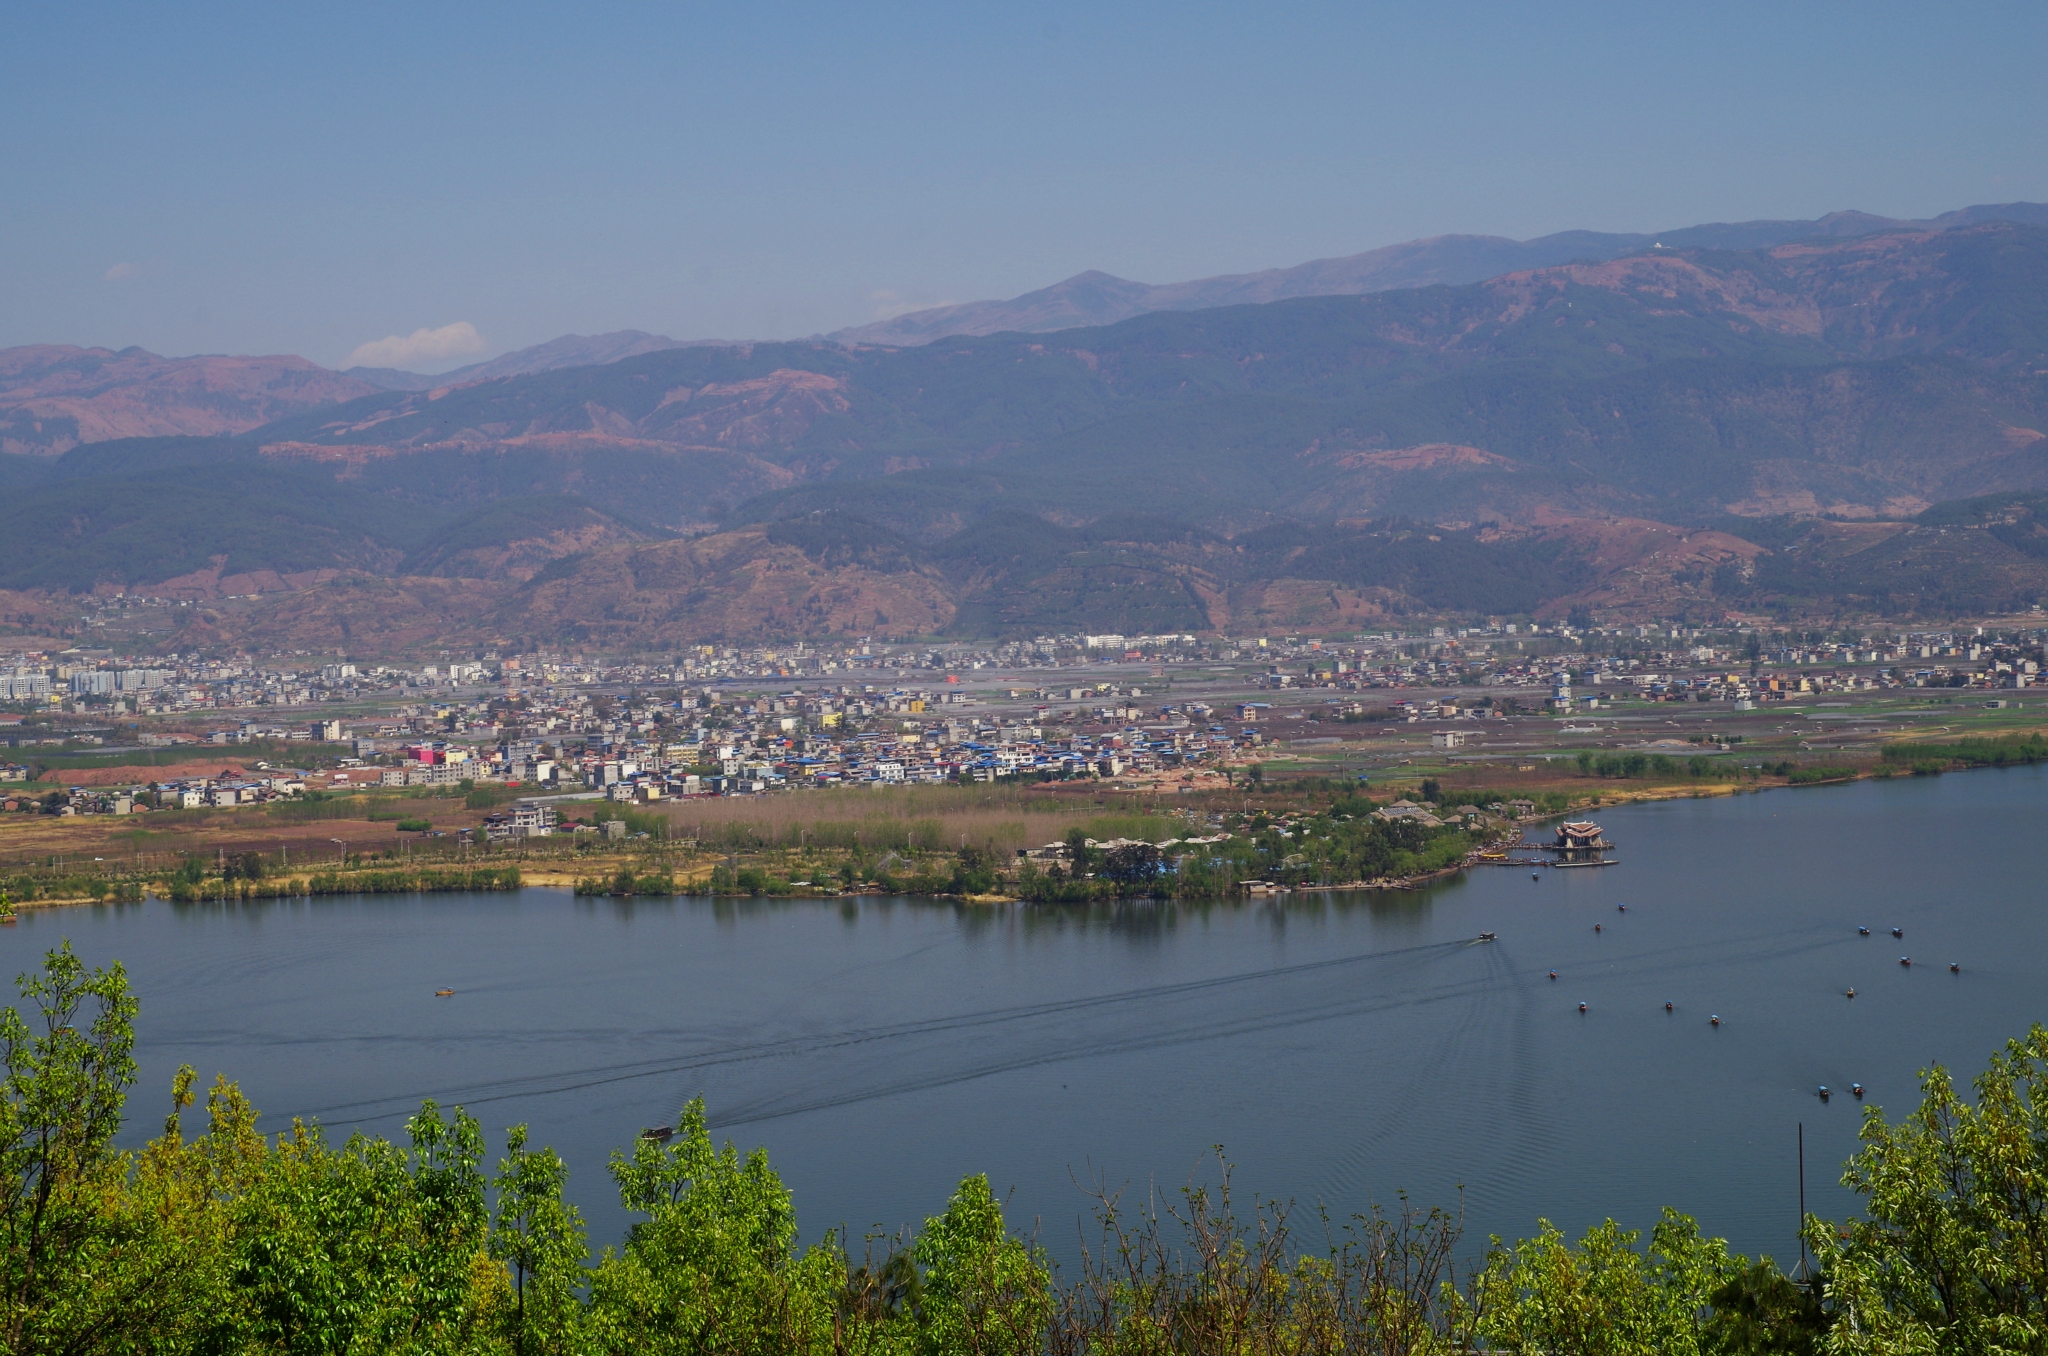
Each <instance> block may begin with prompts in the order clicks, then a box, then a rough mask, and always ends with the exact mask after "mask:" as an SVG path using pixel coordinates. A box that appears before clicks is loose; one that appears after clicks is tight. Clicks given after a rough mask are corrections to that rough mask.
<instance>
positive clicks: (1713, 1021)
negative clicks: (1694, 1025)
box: [1707, 1012, 1721, 1026]
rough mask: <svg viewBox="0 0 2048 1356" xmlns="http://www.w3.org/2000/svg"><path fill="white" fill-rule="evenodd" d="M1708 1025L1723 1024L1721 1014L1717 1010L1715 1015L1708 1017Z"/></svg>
mask: <svg viewBox="0 0 2048 1356" xmlns="http://www.w3.org/2000/svg"><path fill="white" fill-rule="evenodd" d="M1707 1025H1708V1026H1719V1025H1721V1014H1720V1013H1718V1012H1717V1013H1715V1014H1714V1015H1713V1016H1711V1017H1709V1018H1707Z"/></svg>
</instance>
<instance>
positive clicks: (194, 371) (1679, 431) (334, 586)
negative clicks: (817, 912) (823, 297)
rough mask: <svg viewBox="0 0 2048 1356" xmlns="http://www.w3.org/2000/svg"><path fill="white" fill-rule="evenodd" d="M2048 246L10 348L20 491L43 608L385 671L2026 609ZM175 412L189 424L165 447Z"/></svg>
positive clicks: (1475, 251)
mask: <svg viewBox="0 0 2048 1356" xmlns="http://www.w3.org/2000/svg"><path fill="white" fill-rule="evenodd" d="M2043 217H2048V210H2044V209H2041V208H2038V207H2034V206H2032V205H2027V204H2021V205H2017V206H2014V207H2006V208H1973V209H1966V210H1965V211H1964V212H1960V213H1951V214H1948V215H1947V216H1946V217H1944V218H1940V219H1936V220H1935V221H1933V222H1924V223H1905V224H1903V225H1902V224H1900V223H1896V222H1887V221H1883V220H1881V219H1872V218H1861V217H1855V216H1852V215H1851V214H1836V215H1835V216H1833V217H1829V218H1823V219H1821V221H1820V222H1817V223H1815V222H1807V223H1745V224H1742V225H1738V226H1722V227H1698V228H1690V233H1688V232H1676V231H1674V232H1669V233H1666V234H1665V235H1663V236H1660V237H1655V238H1647V239H1644V238H1636V239H1635V240H1634V241H1633V242H1632V243H1631V242H1629V241H1627V240H1625V238H1621V237H1586V238H1582V239H1580V240H1579V241H1578V242H1577V244H1576V245H1574V246H1573V248H1574V249H1576V250H1577V251H1578V252H1577V254H1576V255H1575V256H1574V259H1573V261H1572V262H1565V263H1553V264H1547V265H1545V266H1543V267H1536V268H1514V269H1511V270H1510V271H1507V272H1505V273H1496V274H1493V275H1491V276H1487V277H1484V278H1481V279H1479V280H1477V281H1468V282H1459V283H1455V284H1453V283H1450V282H1444V281H1430V280H1429V279H1428V278H1427V277H1425V276H1424V273H1423V271H1426V270H1428V269H1436V270H1439V271H1445V270H1454V269H1456V268H1460V267H1469V268H1473V269H1483V268H1486V267H1490V266H1491V265H1490V264H1488V263H1487V262H1486V260H1487V258H1488V257H1491V258H1493V259H1494V261H1495V262H1498V261H1499V260H1500V259H1502V258H1507V257H1508V256H1507V255H1498V254H1497V255H1494V256H1487V255H1486V253H1485V252H1486V251H1487V250H1496V249H1506V250H1510V251H1513V250H1522V251H1526V250H1528V249H1530V248H1539V249H1540V250H1556V249H1563V248H1565V246H1563V245H1561V244H1558V243H1556V240H1557V238H1550V240H1548V241H1532V242H1512V241H1505V242H1488V241H1483V240H1474V239H1473V238H1449V240H1439V241H1432V242H1418V243H1417V244H1416V245H1415V246H1413V247H1398V248H1403V249H1408V250H1409V251H1410V253H1409V255H1408V256H1407V257H1406V259H1405V260H1398V259H1395V258H1394V257H1393V256H1392V255H1390V254H1389V253H1388V252H1386V251H1379V252H1375V253H1376V255H1377V256H1379V258H1378V262H1377V263H1374V264H1371V265H1370V266H1367V265H1363V264H1360V263H1359V262H1358V261H1357V260H1350V261H1332V266H1323V265H1309V266H1304V268H1306V269H1309V270H1314V269H1318V268H1322V269H1323V273H1322V274H1321V276H1322V278H1323V280H1324V281H1323V282H1322V283H1321V284H1320V285H1322V286H1337V285H1338V284H1339V283H1341V282H1342V281H1343V280H1344V279H1345V278H1348V279H1350V280H1351V284H1347V285H1353V286H1354V290H1352V291H1349V292H1337V293H1334V294H1318V295H1309V296H1296V297H1286V296H1283V297H1281V299H1277V300H1258V299H1255V300H1248V301H1243V302H1240V303H1238V304H1228V305H1213V306H1205V307H1202V308H1200V309H1181V308H1179V307H1178V306H1177V305H1174V304H1172V303H1173V298H1170V297H1169V298H1164V299H1163V300H1162V299H1161V298H1160V297H1158V296H1156V295H1155V296H1153V297H1152V298H1151V301H1150V302H1148V301H1146V300H1145V299H1144V298H1139V299H1138V301H1137V302H1136V303H1134V302H1132V300H1131V299H1130V298H1129V297H1128V296H1126V297H1125V298H1124V299H1123V300H1117V299H1116V298H1115V297H1113V296H1110V299H1109V300H1107V301H1105V302H1103V304H1105V305H1127V304H1145V305H1151V303H1152V302H1159V303H1160V304H1159V305H1158V306H1155V307H1153V308H1152V309H1148V310H1145V311H1144V313H1142V314H1138V315H1134V316H1131V317H1129V318H1125V319H1121V320H1118V321H1116V322H1115V323H1112V324H1107V325H1094V326H1082V327H1072V328H1065V329H1060V330H1057V331H1055V332H1050V333H1029V332H1022V331H1020V329H1017V328H1011V329H1007V330H1004V331H1002V332H998V333H992V334H983V335H968V334H953V335H949V336H944V337H943V338H942V339H940V340H935V341H934V342H929V343H916V344H911V343H907V342H906V343H897V342H892V343H888V344H881V343H868V342H855V343H852V344H848V343H842V342H834V341H825V340H819V341H806V342H798V343H775V344H769V343H757V344H719V345H691V346H682V345H675V344H674V342H673V341H670V340H667V339H664V338H662V337H661V336H657V335H648V334H642V333H639V332H622V333H620V334H615V335H603V336H595V337H591V338H579V337H576V336H567V337H565V338H564V339H562V340H558V341H554V342H553V343H552V344H549V345H542V346H540V347H539V348H537V349H534V350H528V351H526V352H525V353H524V354H521V355H506V357H504V358H501V359H494V360H492V363H493V364H497V365H498V366H496V367H493V370H492V371H490V372H484V371H483V369H484V368H486V367H492V364H481V365H478V367H477V368H475V369H471V370H470V373H469V375H468V376H466V377H463V376H459V375H458V374H442V375H441V376H439V377H434V378H417V379H416V380H417V382H420V383H426V382H431V383H433V384H430V385H423V386H422V385H416V384H406V383H402V382H400V381H399V378H401V377H409V376H410V374H402V373H401V374H390V373H384V374H378V373H364V372H362V371H360V370H358V371H355V372H350V373H329V372H324V371H323V370H322V369H319V368H316V367H313V366H312V365H311V364H307V363H304V362H302V361H301V360H298V359H248V358H239V359H237V358H195V359H160V358H155V357H153V356H152V355H148V354H144V353H141V352H140V351H139V350H127V351H124V352H122V353H109V352H108V351H106V350H78V349H57V348H53V347H46V348H37V349H29V350H21V349H17V350H9V351H7V352H6V353H4V354H0V429H4V430H5V434H6V436H7V438H8V443H7V446H8V448H9V449H10V450H11V451H15V452H17V453H37V454H40V455H13V456H5V457H0V485H4V486H5V487H6V488H7V491H8V493H7V495H6V497H5V505H6V506H5V508H4V509H0V530H4V531H5V532H6V533H7V540H9V541H10V542H11V543H12V544H14V545H15V546H16V547H17V550H16V551H15V552H14V553H12V554H11V555H10V557H9V558H8V559H7V560H6V561H5V562H0V588H7V589H13V590H18V591H28V592H30V593H33V592H35V591H38V590H40V591H44V592H45V593H47V592H48V591H51V590H63V589H71V590H77V589H100V590H103V591H104V590H122V589H127V590H140V591H144V592H155V593H160V594H174V595H177V596H182V597H189V598H193V599H196V600H201V601H209V602H210V601H212V600H218V599H220V598H221V597H222V596H223V595H230V594H236V595H247V594H262V595H265V598H264V600H263V601H262V602H261V603H260V604H257V605H254V606H241V605H236V606H234V607H228V608H221V607H217V606H209V607H207V608H205V609H202V610H201V612H203V614H204V615H203V616H202V615H201V612H195V613H194V614H193V619H192V622H191V623H190V624H191V625H193V626H195V627H198V628H200V630H198V631H195V632H194V637H195V639H198V640H208V641H218V642H221V643H227V642H229V641H235V642H246V643H256V642H257V641H278V642H283V641H287V640H289V641H295V642H296V643H300V644H314V643H330V642H333V643H348V644H364V643H368V641H367V638H369V637H372V636H375V637H379V638H380V639H379V640H378V641H377V643H378V644H383V645H405V644H415V643H420V637H422V636H430V635H442V636H447V637H453V636H458V635H460V636H475V637H479V638H482V637H485V636H486V635H488V636H492V637H517V636H525V637H528V638H531V639H549V638H555V639H560V638H565V637H567V638H575V639H581V640H585V641H589V642H592V643H603V644H606V645H622V644H627V643H630V642H633V641H635V640H638V641H641V642H645V643H649V644H653V643H657V642H666V641H681V640H685V639H689V638H692V637H700V638H704V639H712V638H742V637H762V636H770V635H788V634H827V633H862V634H867V633H874V634H905V635H907V634H926V633H930V632H936V631H946V632H950V633H954V634H996V633H1002V634H1014V633H1019V632H1032V631H1042V630H1059V629H1071V628H1077V627H1085V628H1086V629H1091V630H1147V629H1160V630H1167V629H1176V630H1190V629H1220V628H1223V627H1237V626H1257V627H1260V628H1263V629H1287V628H1296V629H1300V628H1309V629H1314V628H1328V627H1344V626H1356V625H1365V624H1370V623H1372V622H1373V621H1375V620H1380V621H1384V620H1386V619H1389V618H1393V617H1399V616H1414V615H1420V614H1425V613H1434V614H1449V613H1454V612H1455V613H1475V612H1483V613H1491V614H1530V615H1537V614H1542V613H1545V612H1546V610H1547V611H1548V612H1552V613H1556V612H1559V610H1560V609H1570V608H1576V607H1588V608H1593V609H1596V610H1603V611H1606V612H1608V613H1610V614H1613V615H1632V616H1649V615H1666V614H1669V613H1671V612H1673V611H1688V612H1692V613H1695V614H1699V613H1703V612H1707V611H1712V610H1714V609H1716V608H1718V609H1722V610H1726V609H1730V608H1733V609H1738V610H1740V609H1749V610H1764V611H1769V610H1774V609H1775V610H1777V611H1779V612H1782V613H1784V614H1785V615H1810V614H1814V613H1818V612H1832V611H1840V610H1864V611H1884V612H1890V613H1894V614H1898V615H1906V614H1913V615H1922V614H1925V615H1932V614H1935V613H1938V612H1942V611H1948V612H1951V613H1953V612H1955V611H1958V610H1963V611H1968V610H1972V609H1983V608H1988V607H1991V606H1994V605H1997V606H2025V605H2027V604H2028V603H2031V602H2034V601H2038V600H2040V599H2042V598H2044V597H2048V552H2044V551H2037V550H2036V547H2037V546H2038V544H2039V542H2040V541H2042V540H2048V534H2043V533H2042V532H2040V531H2039V530H2038V529H2037V528H2036V527H2035V526H2034V523H2035V520H2036V511H2037V507H2038V505H2037V503H2036V500H2035V498H2033V497H2032V496H2035V495H2036V494H2038V492H2040V491H2043V490H2048V437H2044V435H2043V430H2044V428H2048V226H2043V225H2039V224H2031V221H2030V219H2029V218H2032V219H2039V218H2043ZM1782 235H1791V236H1792V237H1793V238H1791V239H1785V240H1777V241H1776V243H1769V242H1771V241H1773V240H1776V237H1778V236H1782ZM1589 241H1591V242H1594V243H1589ZM1755 241H1764V242H1766V243H1763V244H1757V243H1752V242H1755ZM1598 242H1606V243H1598ZM1596 243H1597V248H1595V244H1596ZM1609 250H1612V251H1617V252H1616V253H1614V254H1612V255H1611V257H1602V255H1603V252H1604V251H1609ZM1461 251H1462V253H1460V252H1461ZM1373 257H1374V256H1360V258H1361V259H1370V258H1373ZM1517 257H1543V256H1541V255H1540V254H1539V255H1537V256H1526V255H1525V256H1517ZM1461 259H1462V260H1464V261H1465V262H1463V263H1461V262H1459V261H1460V260H1461ZM1335 264H1343V265H1346V266H1347V267H1346V268H1343V269H1340V268H1336V267H1334V265H1335ZM1374 269H1378V270H1380V271H1379V272H1378V273H1377V274H1374V273H1373V271H1372V270H1374ZM1403 269H1406V270H1408V271H1407V272H1406V273H1402V272H1401V270H1403ZM1283 274H1286V275H1294V274H1300V275H1301V277H1300V278H1293V279H1290V278H1287V277H1284V276H1283ZM1308 276H1309V275H1308V274H1304V273H1302V271H1301V270H1285V271H1282V274H1273V275H1251V277H1250V278H1241V279H1224V280H1210V281H1209V283H1203V284H1184V285H1181V288H1182V293H1181V294H1182V295H1187V296H1192V295H1196V294H1198V293H1199V291H1200V289H1201V288H1203V287H1208V286H1210V285H1211V284H1214V286H1215V287H1216V288H1218V289H1220V290H1217V291H1213V292H1211V293H1209V294H1208V295H1212V296H1228V295H1246V296H1253V297H1258V296H1263V295H1265V293H1266V292H1270V291H1273V290H1275V289H1284V288H1287V287H1292V286H1297V285H1299V286H1309V285H1316V284H1311V283H1308V282H1305V281H1302V279H1304V278H1307V277H1308ZM1369 276H1376V277H1378V278H1380V279H1382V280H1386V279H1395V278H1399V277H1406V278H1408V279H1409V281H1408V282H1406V283H1401V282H1393V283H1390V284H1389V285H1388V286H1387V287H1386V288H1385V289H1384V290H1377V291H1364V290H1359V288H1360V287H1361V286H1362V285H1359V284H1358V282H1357V280H1359V279H1361V278H1366V277H1369ZM1257 279H1263V280H1262V281H1254V280H1257ZM1109 281H1111V282H1114V281H1115V280H1109ZM1063 286H1064V285H1063ZM1232 289H1235V291H1233V290H1232ZM1262 289H1263V291H1262ZM1167 290H1172V289H1152V292H1153V293H1158V292H1161V291H1167ZM1113 291H1114V289H1107V290H1105V293H1104V295H1105V296H1109V293H1111V292H1113ZM1027 300H1029V299H1019V302H1020V303H1022V302H1025V301H1027ZM1038 304H1039V303H1035V302H1034V303H1032V305H1033V306H1036V305H1038ZM1073 304H1074V305H1079V304H1080V303H1079V302H1074V303H1073ZM1025 309H1030V308H1029V307H1027V308H1025ZM1047 314H1050V312H1047ZM986 318H987V317H986V315H984V316H983V319H986ZM973 319H974V317H972V316H967V317H965V318H961V317H957V316H956V318H955V320H954V321H952V322H947V323H968V322H969V321H972V320H973ZM892 323H893V322H892ZM152 419H156V420H161V421H164V422H165V423H167V424H170V425H171V426H170V427H169V428H168V429H167V430H166V431H168V432H170V433H174V434H181V435H186V436H171V437H129V438H122V437H120V435H121V434H124V433H149V432H153V431H156V429H157V427H158V426H157V425H153V424H151V423H150V422H149V421H150V420H152ZM207 419H212V420H213V421H215V422H214V423H213V424H212V425H211V426H209V425H207V423H206V420H207ZM66 421H68V422H66ZM200 434H205V435H211V436H191V435H200ZM101 439H111V440H105V441H102V440H101ZM52 454H55V455H52ZM23 596H26V594H24V595H23ZM33 611H34V609H33V608H28V607H26V605H23V607H20V608H13V609H12V612H11V615H12V614H19V615H23V616H27V615H29V614H30V613H32V612H33ZM208 618H210V620H208Z"/></svg>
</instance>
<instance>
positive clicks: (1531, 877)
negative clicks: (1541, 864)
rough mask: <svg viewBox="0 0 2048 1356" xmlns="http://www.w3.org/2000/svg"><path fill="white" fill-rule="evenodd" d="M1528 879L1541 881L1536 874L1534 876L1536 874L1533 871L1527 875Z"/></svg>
mask: <svg viewBox="0 0 2048 1356" xmlns="http://www.w3.org/2000/svg"><path fill="white" fill-rule="evenodd" d="M1529 879H1530V880H1540V879H1542V878H1541V877H1540V876H1538V875H1537V874H1536V873H1535V872H1534V871H1531V872H1530V873H1529Z"/></svg>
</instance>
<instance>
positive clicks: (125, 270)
mask: <svg viewBox="0 0 2048 1356" xmlns="http://www.w3.org/2000/svg"><path fill="white" fill-rule="evenodd" d="M140 272H142V270H141V269H140V268H137V267H136V266H135V265H134V264H125V263H124V264H115V265H114V266H113V267H112V268H110V269H108V270H107V271H106V272H105V273H102V274H100V281H101V282H119V281H121V279H123V278H132V277H134V276H135V275H136V274H138V273H140Z"/></svg>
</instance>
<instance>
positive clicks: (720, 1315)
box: [590, 1099, 846, 1356]
mask: <svg viewBox="0 0 2048 1356" xmlns="http://www.w3.org/2000/svg"><path fill="white" fill-rule="evenodd" d="M611 1174H612V1179H613V1180H614V1181H615V1182H617V1183H618V1187H619V1200H620V1203H621V1204H623V1205H624V1206H625V1207H626V1209H627V1210H629V1211H631V1212H633V1213H635V1214H638V1215H643V1216H645V1218H644V1219H641V1220H639V1221H637V1222H636V1223H635V1224H634V1225H633V1227H632V1230H631V1231H630V1233H629V1234H628V1235H627V1238H626V1243H625V1246H624V1248H623V1249H621V1250H620V1251H619V1252H618V1253H616V1254H614V1253H613V1252H611V1251H610V1250H609V1249H607V1250H606V1252H605V1255H604V1257H603V1258H602V1259H601V1260H600V1261H599V1263H598V1266H597V1270H596V1272H595V1274H594V1276H593V1278H592V1283H591V1324H590V1326H591V1332H592V1336H593V1339H594V1340H593V1346H594V1347H595V1348H596V1349H598V1350H602V1351H608V1352H611V1351H616V1352H622V1353H623V1352H653V1353H667V1352H676V1353H685V1352H688V1353H695V1352H722V1353H733V1356H743V1354H753V1353H758V1356H780V1353H785V1352H791V1353H793V1352H804V1351H811V1350H830V1349H831V1338H832V1334H833V1317H834V1315H833V1310H834V1305H835V1303H836V1301H837V1299H838V1297H839V1295H840V1292H841V1291H842V1289H843V1288H844V1286H845V1282H846V1268H845V1263H844V1258H843V1257H842V1255H841V1254H840V1253H839V1251H838V1249H837V1248H836V1247H834V1246H832V1243H831V1240H829V1239H828V1240H827V1243H826V1244H825V1245H822V1246H820V1247H817V1248H812V1249H809V1250H806V1251H804V1252H802V1253H798V1252H797V1251H796V1249H795V1239H796V1208H795V1206H794V1205H793V1204H792V1202H791V1200H790V1195H789V1189H788V1188H787V1187H786V1186H784V1185H783V1183H782V1179H781V1178H780V1177H778V1176H777V1175H776V1174H775V1171H774V1170H773V1169H772V1168H771V1167H769V1165H768V1155H767V1153H766V1152H765V1151H764V1150H761V1149H756V1150H754V1152H752V1153H751V1154H749V1155H747V1157H746V1158H745V1159H742V1158H741V1157H740V1155H739V1151H738V1150H737V1149H735V1148H734V1147H733V1146H732V1145H731V1144H727V1145H726V1146H725V1147H724V1149H722V1150H721V1149H718V1148H717V1147H715V1146H714V1145H713V1144H712V1141H711V1132H710V1129H709V1127H708V1126H707V1124H706V1122H705V1117H704V1103H703V1101H702V1100H701V1099H699V1100H696V1101H692V1102H691V1103H689V1104H688V1105H687V1106H685V1107H684V1108H683V1110H682V1114H681V1115H680V1117H679V1118H678V1124H677V1126H676V1133H675V1135H674V1136H673V1138H672V1139H671V1140H670V1141H669V1142H668V1143H667V1144H662V1143H660V1142H658V1141H655V1140H652V1139H647V1138H642V1139H640V1140H639V1141H638V1142H636V1143H635V1145H634V1146H633V1153H632V1156H631V1157H628V1156H626V1155H625V1154H621V1153H614V1154H613V1155H612V1161H611Z"/></svg>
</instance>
